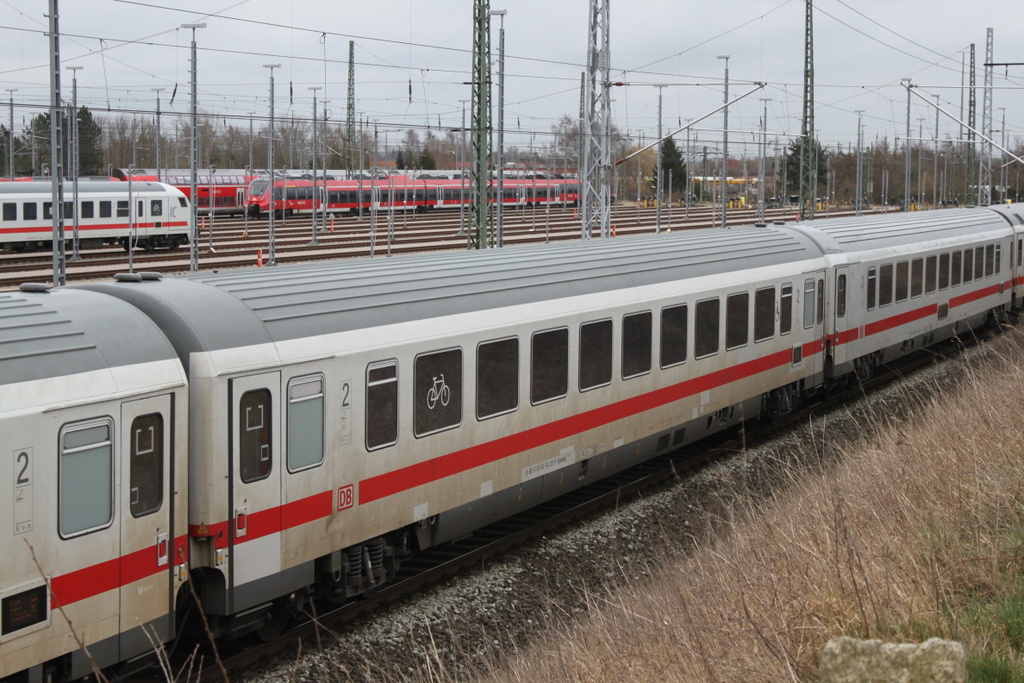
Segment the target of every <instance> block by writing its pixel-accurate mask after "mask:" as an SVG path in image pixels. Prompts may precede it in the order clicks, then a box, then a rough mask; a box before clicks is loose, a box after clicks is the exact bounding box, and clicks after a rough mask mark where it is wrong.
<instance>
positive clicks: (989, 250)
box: [985, 244, 996, 277]
mask: <svg viewBox="0 0 1024 683" xmlns="http://www.w3.org/2000/svg"><path fill="white" fill-rule="evenodd" d="M995 268H996V245H994V244H990V245H988V246H987V247H985V277H992V275H993V274H994V273H995V272H996V271H995Z"/></svg>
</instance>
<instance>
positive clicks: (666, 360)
mask: <svg viewBox="0 0 1024 683" xmlns="http://www.w3.org/2000/svg"><path fill="white" fill-rule="evenodd" d="M686 317H687V310H686V304H683V305H682V306H671V307H669V308H663V309H661V367H663V368H667V367H670V366H672V365H679V364H680V363H683V362H685V361H686Z"/></svg>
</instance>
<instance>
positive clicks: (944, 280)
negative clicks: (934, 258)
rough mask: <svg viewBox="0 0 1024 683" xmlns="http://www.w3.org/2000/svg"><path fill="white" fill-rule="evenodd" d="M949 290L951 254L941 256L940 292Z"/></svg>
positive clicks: (946, 253)
mask: <svg viewBox="0 0 1024 683" xmlns="http://www.w3.org/2000/svg"><path fill="white" fill-rule="evenodd" d="M946 289H949V252H945V253H942V254H939V291H940V292H941V291H943V290H946Z"/></svg>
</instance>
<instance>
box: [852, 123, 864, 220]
mask: <svg viewBox="0 0 1024 683" xmlns="http://www.w3.org/2000/svg"><path fill="white" fill-rule="evenodd" d="M863 113H864V110H863V109H858V110H857V194H856V196H855V197H854V200H853V207H854V210H855V212H856V214H857V215H858V216H860V215H861V213H862V211H861V201H862V200H861V198H862V197H863V196H864V190H863V187H864V185H863V183H864V175H863V166H862V165H861V148H862V147H863V146H864V139H863V135H864V128H863V126H861V123H860V119H861V114H863Z"/></svg>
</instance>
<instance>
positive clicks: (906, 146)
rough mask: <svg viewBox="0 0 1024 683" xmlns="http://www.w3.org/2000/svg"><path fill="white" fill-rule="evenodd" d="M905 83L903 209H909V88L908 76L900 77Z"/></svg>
mask: <svg viewBox="0 0 1024 683" xmlns="http://www.w3.org/2000/svg"><path fill="white" fill-rule="evenodd" d="M900 81H902V82H905V83H906V84H907V137H906V139H905V140H904V141H903V210H904V211H910V89H911V88H913V87H914V86H913V84H912V83H911V82H910V79H909V78H901V79H900Z"/></svg>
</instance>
